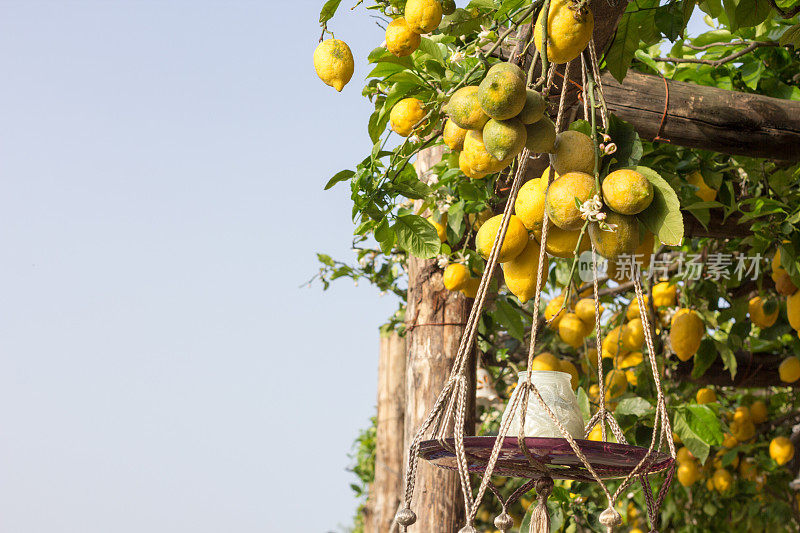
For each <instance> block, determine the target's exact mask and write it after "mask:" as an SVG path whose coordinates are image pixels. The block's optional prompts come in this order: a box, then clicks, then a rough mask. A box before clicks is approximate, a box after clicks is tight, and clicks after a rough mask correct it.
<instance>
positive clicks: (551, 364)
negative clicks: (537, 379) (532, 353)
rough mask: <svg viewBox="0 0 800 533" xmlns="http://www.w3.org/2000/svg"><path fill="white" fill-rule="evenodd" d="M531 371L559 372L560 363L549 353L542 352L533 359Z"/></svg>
mask: <svg viewBox="0 0 800 533" xmlns="http://www.w3.org/2000/svg"><path fill="white" fill-rule="evenodd" d="M530 369H531V370H551V371H558V372H560V371H561V361H559V359H558V357H556V356H555V355H553V354H551V353H550V352H542V353H540V354H539V355H537V356H536V357H534V358H533V362H532V363H531V368H530Z"/></svg>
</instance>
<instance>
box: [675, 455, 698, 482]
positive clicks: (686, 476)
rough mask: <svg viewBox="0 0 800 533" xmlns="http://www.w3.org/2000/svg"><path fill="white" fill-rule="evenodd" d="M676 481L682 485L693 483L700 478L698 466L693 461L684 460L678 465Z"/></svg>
mask: <svg viewBox="0 0 800 533" xmlns="http://www.w3.org/2000/svg"><path fill="white" fill-rule="evenodd" d="M677 475H678V482H679V483H680V484H681V485H683V486H684V487H690V486H692V485H694V484H695V483H696V482H697V481H698V480H699V479H700V468H698V466H697V463H696V462H694V461H686V462H684V463H681V464H680V465H679V466H678V471H677Z"/></svg>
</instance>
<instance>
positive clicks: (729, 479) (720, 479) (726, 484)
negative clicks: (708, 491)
mask: <svg viewBox="0 0 800 533" xmlns="http://www.w3.org/2000/svg"><path fill="white" fill-rule="evenodd" d="M711 479H712V483H714V488H715V489H717V492H726V491H728V490H729V489H730V488H731V485H733V476H731V473H730V472H728V471H727V470H725V469H724V468H718V469H717V470H716V471H715V472H714V476H713V477H712V478H711Z"/></svg>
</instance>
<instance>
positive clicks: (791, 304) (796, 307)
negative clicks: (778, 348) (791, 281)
mask: <svg viewBox="0 0 800 533" xmlns="http://www.w3.org/2000/svg"><path fill="white" fill-rule="evenodd" d="M786 318H788V319H789V325H790V326H792V328H794V329H795V330H797V331H800V292H795V293H794V294H792V295H791V296H789V297H788V298H786Z"/></svg>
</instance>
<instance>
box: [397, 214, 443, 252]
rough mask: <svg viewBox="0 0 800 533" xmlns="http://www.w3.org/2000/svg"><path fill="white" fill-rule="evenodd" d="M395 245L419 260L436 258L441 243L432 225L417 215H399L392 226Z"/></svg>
mask: <svg viewBox="0 0 800 533" xmlns="http://www.w3.org/2000/svg"><path fill="white" fill-rule="evenodd" d="M393 229H394V233H395V235H396V236H397V244H398V245H399V246H400V247H401V248H402V249H403V250H405V251H407V252H408V253H410V254H411V255H414V256H416V257H419V258H421V259H430V258H431V257H436V255H437V254H438V253H439V250H440V249H441V244H442V243H441V241H439V235H438V234H437V233H436V228H434V227H433V224H431V223H430V222H428V221H427V220H425V219H424V218H422V217H421V216H418V215H400V216H398V217H397V221H396V222H395V223H394V226H393Z"/></svg>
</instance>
